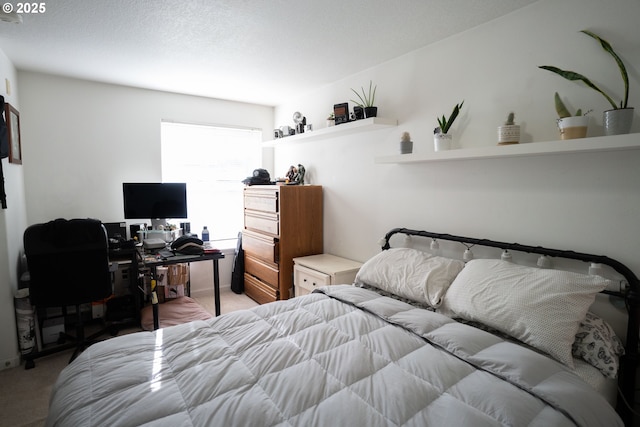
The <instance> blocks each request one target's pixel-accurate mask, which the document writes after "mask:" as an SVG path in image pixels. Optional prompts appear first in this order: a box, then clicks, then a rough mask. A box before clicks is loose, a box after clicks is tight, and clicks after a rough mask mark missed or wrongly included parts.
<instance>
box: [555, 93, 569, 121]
mask: <svg viewBox="0 0 640 427" xmlns="http://www.w3.org/2000/svg"><path fill="white" fill-rule="evenodd" d="M553 100H554V103H555V106H556V113H558V117H560V118H561V119H564V118H565V117H571V113H570V112H569V109H568V108H567V106H566V105H564V102H562V99H561V98H560V95H558V92H556V94H555V95H554V96H553Z"/></svg>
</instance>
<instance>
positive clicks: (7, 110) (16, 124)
mask: <svg viewBox="0 0 640 427" xmlns="http://www.w3.org/2000/svg"><path fill="white" fill-rule="evenodd" d="M4 117H5V118H6V120H7V134H8V136H9V163H15V164H18V165H21V164H22V141H21V140H20V113H19V112H18V110H16V109H15V108H14V107H13V106H12V105H11V104H9V103H8V102H6V103H5V104H4Z"/></svg>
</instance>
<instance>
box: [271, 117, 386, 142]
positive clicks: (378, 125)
mask: <svg viewBox="0 0 640 427" xmlns="http://www.w3.org/2000/svg"><path fill="white" fill-rule="evenodd" d="M397 125H398V121H397V120H394V119H386V118H383V117H371V118H369V119H361V120H356V121H354V122H349V123H343V124H340V125H337V126H331V127H326V128H322V129H318V130H312V131H307V132H305V133H300V134H298V135H293V136H287V137H284V138H278V139H274V140H271V141H265V142H264V143H263V145H264V146H267V147H277V146H279V145H285V144H291V143H295V142H308V141H313V140H318V139H326V138H337V137H340V136H345V135H351V134H354V133H361V132H368V131H373V130H378V129H383V128H390V127H394V126H397Z"/></svg>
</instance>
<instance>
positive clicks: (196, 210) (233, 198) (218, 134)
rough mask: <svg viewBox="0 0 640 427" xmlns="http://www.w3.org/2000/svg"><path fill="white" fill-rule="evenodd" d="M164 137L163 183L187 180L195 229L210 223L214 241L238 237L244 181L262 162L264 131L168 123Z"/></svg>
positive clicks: (165, 124) (208, 225)
mask: <svg viewBox="0 0 640 427" xmlns="http://www.w3.org/2000/svg"><path fill="white" fill-rule="evenodd" d="M160 137H161V145H162V148H161V156H162V181H163V182H186V183H187V206H188V207H187V210H188V216H189V218H188V220H187V221H189V222H190V223H191V232H192V233H197V234H198V235H200V234H201V232H202V228H203V227H204V226H207V229H208V230H209V235H210V239H211V240H224V239H235V238H236V237H238V232H239V231H241V230H242V228H243V225H244V224H243V218H244V215H243V198H242V189H243V188H244V184H243V183H242V180H243V179H244V178H246V177H248V176H250V175H251V173H252V172H253V170H254V169H256V168H258V167H260V165H261V164H262V148H261V141H262V132H261V131H260V130H251V129H239V128H231V127H220V126H207V125H193V124H185V123H173V122H162V124H161V135H160ZM176 221H179V220H176Z"/></svg>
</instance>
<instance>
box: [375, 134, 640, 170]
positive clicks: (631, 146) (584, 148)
mask: <svg viewBox="0 0 640 427" xmlns="http://www.w3.org/2000/svg"><path fill="white" fill-rule="evenodd" d="M619 150H640V133H632V134H627V135H614V136H599V137H593V138H580V139H569V140H564V141H547V142H530V143H525V144H513V145H500V146H498V145H494V146H488V147H473V148H461V149H457V150H448V151H438V152H429V153H413V154H397V155H393V156H380V157H376V158H375V162H376V163H422V162H440V161H451V160H468V159H494V158H502V157H519V156H541V155H549V154H562V153H588V152H598V151H619Z"/></svg>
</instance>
